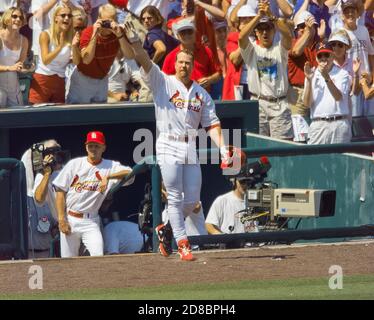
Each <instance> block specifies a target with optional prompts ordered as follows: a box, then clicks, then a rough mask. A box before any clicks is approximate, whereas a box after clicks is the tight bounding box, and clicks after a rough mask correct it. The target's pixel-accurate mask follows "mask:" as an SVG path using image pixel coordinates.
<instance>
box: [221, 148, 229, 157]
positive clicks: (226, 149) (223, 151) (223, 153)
mask: <svg viewBox="0 0 374 320" xmlns="http://www.w3.org/2000/svg"><path fill="white" fill-rule="evenodd" d="M227 151H228V148H227V146H222V147H220V148H219V153H220V155H221V156H223V155H225V154H226V153H227Z"/></svg>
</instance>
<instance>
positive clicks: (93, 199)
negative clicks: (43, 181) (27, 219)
mask: <svg viewBox="0 0 374 320" xmlns="http://www.w3.org/2000/svg"><path fill="white" fill-rule="evenodd" d="M122 170H130V171H131V168H130V167H125V166H123V165H121V164H120V163H119V162H116V161H112V160H106V159H102V161H101V162H100V163H99V164H97V165H93V164H91V163H89V162H88V160H87V157H81V158H76V159H72V160H70V161H69V162H68V163H67V164H66V166H65V167H64V168H63V169H62V170H61V172H60V174H59V175H58V176H57V177H56V179H55V180H54V181H53V185H54V186H55V187H57V188H59V189H61V190H63V191H65V192H66V210H67V211H69V210H71V211H74V212H79V213H89V214H92V215H96V214H97V213H98V211H99V209H100V206H101V204H102V203H103V201H104V199H105V197H106V196H107V194H108V192H109V190H110V189H111V188H112V187H113V186H114V185H115V184H116V183H117V182H118V180H115V179H111V180H109V181H108V187H107V189H106V190H105V191H104V192H103V193H100V192H99V190H98V189H99V186H100V181H101V179H102V177H104V176H108V175H110V174H113V173H116V172H119V171H122ZM133 181H134V179H131V180H130V181H129V182H127V183H126V185H129V184H131V183H133Z"/></svg>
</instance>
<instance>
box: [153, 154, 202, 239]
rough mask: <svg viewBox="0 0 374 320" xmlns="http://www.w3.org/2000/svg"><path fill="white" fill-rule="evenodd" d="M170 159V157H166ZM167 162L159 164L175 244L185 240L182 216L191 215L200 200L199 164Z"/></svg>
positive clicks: (185, 234) (170, 160)
mask: <svg viewBox="0 0 374 320" xmlns="http://www.w3.org/2000/svg"><path fill="white" fill-rule="evenodd" d="M166 157H172V156H166ZM168 160H169V161H161V162H160V163H159V165H160V169H161V175H162V179H163V181H164V185H165V188H166V192H167V194H168V196H167V200H168V213H169V219H170V224H171V227H172V228H173V234H174V238H175V240H176V242H177V243H178V242H179V241H180V240H182V239H187V233H186V227H185V223H184V216H188V215H190V214H193V212H192V210H193V209H194V208H195V205H196V203H197V202H198V201H199V200H200V189H201V168H200V164H181V163H174V164H173V163H172V159H168Z"/></svg>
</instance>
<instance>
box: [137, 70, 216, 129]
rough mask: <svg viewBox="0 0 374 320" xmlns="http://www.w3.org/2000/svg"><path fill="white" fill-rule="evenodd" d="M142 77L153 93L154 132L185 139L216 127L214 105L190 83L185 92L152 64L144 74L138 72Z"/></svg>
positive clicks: (181, 85)
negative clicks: (213, 126)
mask: <svg viewBox="0 0 374 320" xmlns="http://www.w3.org/2000/svg"><path fill="white" fill-rule="evenodd" d="M140 71H141V74H142V77H143V79H144V81H145V82H146V84H147V85H148V87H149V88H150V89H151V90H152V92H153V101H154V104H155V107H156V108H155V112H156V122H157V129H158V131H159V132H160V133H165V134H171V135H175V136H181V135H187V134H188V132H190V130H197V129H198V127H199V124H201V126H202V127H203V128H207V127H210V126H212V125H215V124H219V119H218V117H217V115H216V108H215V104H214V102H213V100H212V98H211V97H210V95H209V94H208V92H206V91H205V90H204V88H202V87H201V86H200V85H199V84H197V83H196V82H193V83H192V85H191V87H190V88H189V89H187V88H186V86H185V85H184V84H183V83H182V82H181V81H179V80H178V79H177V78H176V77H175V76H169V75H166V74H165V73H163V72H162V71H161V70H160V68H159V67H158V66H157V65H156V64H153V67H152V69H151V70H150V71H149V73H148V74H146V73H145V71H144V69H143V68H141V69H140Z"/></svg>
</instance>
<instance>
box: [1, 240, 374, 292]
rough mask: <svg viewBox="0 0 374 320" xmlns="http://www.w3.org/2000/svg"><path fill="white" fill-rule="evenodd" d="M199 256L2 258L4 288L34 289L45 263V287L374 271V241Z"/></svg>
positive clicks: (133, 284)
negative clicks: (35, 271) (34, 272)
mask: <svg viewBox="0 0 374 320" xmlns="http://www.w3.org/2000/svg"><path fill="white" fill-rule="evenodd" d="M195 256H196V258H197V260H196V261H194V262H182V261H180V260H179V258H178V257H177V255H173V256H171V257H169V258H164V257H162V256H160V255H159V254H136V255H120V256H105V257H99V258H94V257H80V258H73V259H44V260H34V261H32V260H27V261H0V293H1V294H6V293H30V292H31V290H30V289H29V285H28V283H29V279H30V277H31V275H30V274H28V272H29V268H30V267H31V266H32V265H38V266H41V267H42V270H43V285H44V290H43V291H44V292H45V291H65V290H77V289H87V288H124V287H147V286H156V285H167V284H181V283H185V282H186V283H187V282H188V283H191V282H194V283H202V282H205V283H213V282H217V280H218V281H220V282H224V281H235V280H250V279H257V280H261V279H286V278H314V277H324V276H325V277H329V276H331V275H329V268H330V266H331V265H340V266H341V267H342V268H343V273H344V275H357V274H374V263H373V262H374V241H367V242H359V243H356V242H353V243H344V244H329V245H326V244H323V245H310V246H288V247H262V248H256V249H238V250H225V251H218V250H214V251H213V250H210V251H209V250H207V251H200V252H197V253H195Z"/></svg>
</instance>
